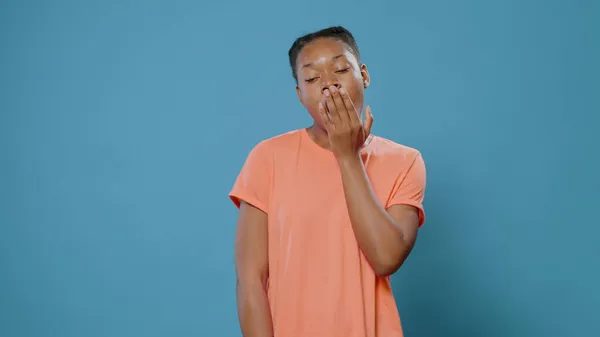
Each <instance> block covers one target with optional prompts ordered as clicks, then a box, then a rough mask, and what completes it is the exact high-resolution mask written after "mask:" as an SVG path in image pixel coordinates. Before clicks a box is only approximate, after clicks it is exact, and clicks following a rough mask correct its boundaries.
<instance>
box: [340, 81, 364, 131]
mask: <svg viewBox="0 0 600 337" xmlns="http://www.w3.org/2000/svg"><path fill="white" fill-rule="evenodd" d="M340 95H341V98H342V100H343V102H344V108H345V109H346V111H347V112H348V119H349V121H350V123H352V124H354V125H359V124H360V120H359V119H358V114H357V113H356V107H354V103H352V99H351V98H350V95H348V92H347V91H346V89H344V88H341V89H340Z"/></svg>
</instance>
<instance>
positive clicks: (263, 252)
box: [235, 202, 273, 337]
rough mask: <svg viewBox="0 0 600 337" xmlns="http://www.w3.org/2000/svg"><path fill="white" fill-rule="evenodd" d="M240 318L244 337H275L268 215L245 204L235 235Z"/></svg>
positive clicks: (241, 208)
mask: <svg viewBox="0 0 600 337" xmlns="http://www.w3.org/2000/svg"><path fill="white" fill-rule="evenodd" d="M235 269H236V275H237V282H236V294H237V307H238V318H239V321H240V327H241V329H242V335H243V336H244V337H272V336H273V323H272V320H271V312H270V309H269V302H268V299H267V279H268V277H269V259H268V232H267V214H266V213H265V212H263V211H261V210H259V209H258V208H256V207H254V206H252V205H250V204H247V203H245V202H242V203H241V205H240V212H239V217H238V223H237V229H236V234H235Z"/></svg>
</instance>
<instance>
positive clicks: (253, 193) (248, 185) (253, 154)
mask: <svg viewBox="0 0 600 337" xmlns="http://www.w3.org/2000/svg"><path fill="white" fill-rule="evenodd" d="M272 171H273V170H272V156H271V155H270V153H269V152H268V149H267V147H266V146H265V144H264V142H263V143H259V144H258V145H256V146H255V147H254V148H253V149H252V150H251V151H250V153H249V154H248V157H247V158H246V162H245V163H244V166H243V167H242V169H241V171H240V173H239V174H238V176H237V178H236V180H235V183H234V185H233V188H232V190H231V192H230V193H229V198H230V199H231V201H233V203H234V205H235V206H236V207H237V208H239V207H240V204H241V202H242V200H243V201H245V202H247V203H248V204H251V205H252V206H254V207H256V208H258V209H260V210H261V211H263V212H265V213H268V205H269V197H270V190H271V175H272Z"/></svg>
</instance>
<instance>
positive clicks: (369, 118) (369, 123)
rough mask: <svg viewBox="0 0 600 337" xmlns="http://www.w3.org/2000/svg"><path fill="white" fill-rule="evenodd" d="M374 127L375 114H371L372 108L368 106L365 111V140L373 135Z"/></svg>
mask: <svg viewBox="0 0 600 337" xmlns="http://www.w3.org/2000/svg"><path fill="white" fill-rule="evenodd" d="M372 126H373V114H372V113H371V107H370V106H368V105H367V108H366V109H365V123H364V124H363V128H364V130H365V139H366V137H369V135H370V134H371V127H372Z"/></svg>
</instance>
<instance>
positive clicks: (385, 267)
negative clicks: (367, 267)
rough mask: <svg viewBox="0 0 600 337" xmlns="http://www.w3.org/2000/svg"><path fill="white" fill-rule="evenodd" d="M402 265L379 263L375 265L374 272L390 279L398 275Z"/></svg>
mask: <svg viewBox="0 0 600 337" xmlns="http://www.w3.org/2000/svg"><path fill="white" fill-rule="evenodd" d="M401 265H402V263H377V264H375V265H373V271H374V272H375V275H377V276H379V277H388V276H391V275H393V274H394V273H396V272H397V271H398V269H400V266H401Z"/></svg>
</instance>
